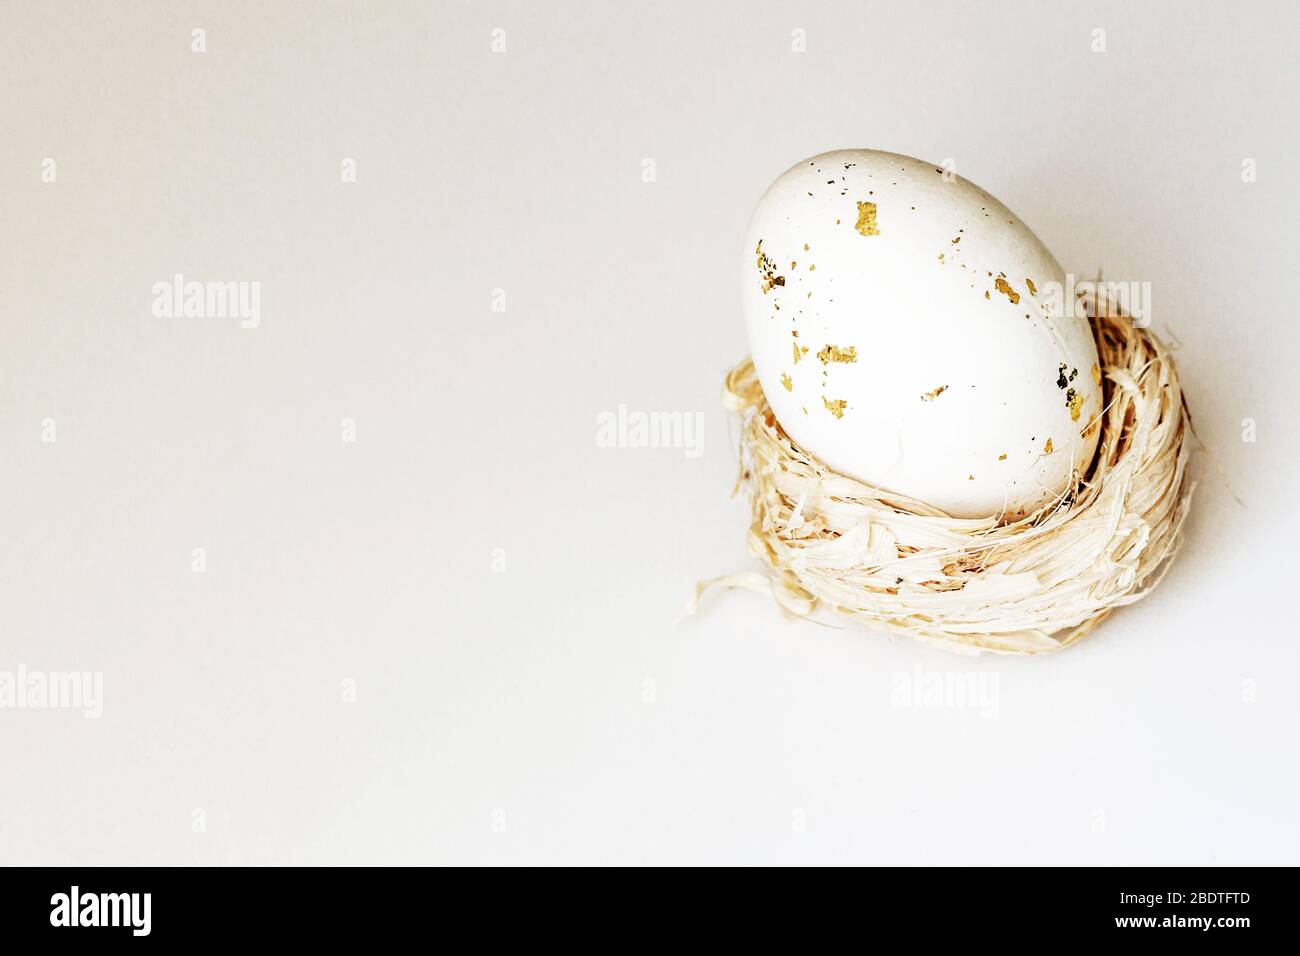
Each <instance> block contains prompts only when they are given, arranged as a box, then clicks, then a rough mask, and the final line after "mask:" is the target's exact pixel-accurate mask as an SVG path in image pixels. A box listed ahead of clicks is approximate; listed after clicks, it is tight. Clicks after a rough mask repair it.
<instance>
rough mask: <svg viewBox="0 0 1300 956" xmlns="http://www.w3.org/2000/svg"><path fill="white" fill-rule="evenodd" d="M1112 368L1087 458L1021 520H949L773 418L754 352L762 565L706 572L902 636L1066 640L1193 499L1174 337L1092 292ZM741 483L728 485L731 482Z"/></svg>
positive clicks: (749, 385)
mask: <svg viewBox="0 0 1300 956" xmlns="http://www.w3.org/2000/svg"><path fill="white" fill-rule="evenodd" d="M1085 306H1086V307H1087V309H1088V314H1089V318H1090V319H1091V322H1092V328H1093V331H1094V333H1095V335H1096V339H1097V348H1098V352H1099V355H1100V359H1101V365H1102V369H1103V374H1104V389H1105V401H1104V410H1103V412H1102V418H1101V437H1100V441H1099V444H1098V449H1097V455H1096V458H1095V459H1094V461H1093V463H1092V466H1091V468H1090V469H1089V470H1088V472H1087V473H1086V474H1084V475H1081V476H1080V475H1076V478H1077V481H1076V483H1075V484H1074V486H1073V487H1071V488H1069V489H1067V490H1066V491H1065V493H1064V494H1062V496H1061V497H1060V498H1059V499H1057V500H1056V501H1054V502H1052V503H1050V504H1049V505H1047V506H1045V507H1044V508H1042V509H1040V510H1039V511H1038V512H1036V513H1034V514H1032V515H1030V516H1028V517H1026V518H1023V519H1021V520H1019V521H1015V522H1014V523H1006V524H1003V523H1001V522H1000V520H999V517H998V516H994V517H991V518H985V519H961V518H952V517H949V516H948V515H946V514H944V513H943V512H941V511H939V510H937V509H935V508H932V507H930V506H928V505H926V504H925V503H924V502H921V501H917V500H914V499H910V498H907V497H904V496H902V495H897V494H893V493H891V492H888V491H885V490H883V489H879V488H871V487H868V486H866V485H864V484H862V483H860V482H858V481H855V480H853V479H850V478H846V477H844V476H842V475H838V474H836V473H835V472H833V471H831V470H830V469H829V468H827V467H825V466H824V465H822V464H821V463H820V462H818V461H817V460H816V459H815V458H813V457H812V456H811V455H809V454H807V453H806V452H804V451H803V450H802V449H800V448H799V447H798V446H796V445H795V444H794V443H793V442H792V441H791V440H790V439H789V438H788V437H787V436H786V434H785V432H784V431H782V429H781V426H780V425H779V424H778V423H777V421H776V419H775V417H774V416H773V414H772V411H771V409H770V408H769V407H768V405H767V400H766V399H765V398H764V396H763V390H762V388H761V387H760V386H759V383H758V379H757V377H756V375H755V372H754V366H753V363H752V362H751V361H750V360H749V359H746V360H745V361H744V362H742V363H741V364H740V365H738V366H737V367H736V368H735V369H733V370H732V371H731V373H730V374H729V375H728V376H727V379H726V384H725V386H724V389H723V402H724V404H725V405H726V406H727V407H728V409H730V410H731V412H732V413H733V415H734V416H735V419H736V422H737V424H738V426H739V429H740V478H739V479H738V480H737V486H736V490H739V488H740V487H742V486H744V487H746V488H747V490H748V492H749V496H750V504H751V513H752V521H751V524H750V529H749V550H750V552H751V553H752V554H753V555H754V556H755V557H757V558H758V559H759V560H760V561H761V562H762V563H763V565H764V571H763V572H749V573H740V574H733V575H727V576H725V577H721V578H715V579H713V580H711V581H704V582H701V583H700V584H699V585H698V586H697V588H696V593H695V598H694V600H693V601H692V602H691V603H690V604H689V605H688V607H687V611H688V613H689V612H691V611H693V610H694V609H695V608H696V607H697V606H698V604H699V601H700V598H701V596H702V595H703V594H704V593H705V592H707V591H708V590H710V589H711V588H715V587H739V588H746V589H749V590H755V591H760V592H762V593H765V594H769V595H770V596H771V597H772V598H774V599H775V600H776V602H777V604H778V605H780V607H781V608H782V609H783V610H784V611H786V612H787V613H789V614H792V615H795V616H798V617H803V618H811V619H813V620H817V621H820V622H823V623H835V622H836V621H837V620H838V621H840V622H844V623H848V624H851V625H853V626H858V627H862V628H866V629H870V630H873V631H880V632H885V633H889V634H896V635H905V636H907V637H913V638H917V639H919V640H922V641H925V642H928V643H933V644H938V645H941V646H943V647H945V648H947V649H949V650H954V651H958V652H963V653H978V652H979V651H982V650H987V651H994V652H999V653H1008V654H1041V653H1045V652H1049V651H1057V650H1060V649H1061V648H1063V647H1068V646H1069V645H1071V644H1073V643H1074V642H1075V641H1077V640H1079V639H1080V638H1081V637H1083V636H1084V635H1085V634H1087V633H1088V632H1089V631H1091V630H1092V628H1093V627H1095V626H1096V625H1097V623H1098V622H1100V621H1101V620H1102V619H1103V618H1105V617H1106V616H1107V615H1108V614H1109V613H1110V612H1111V611H1113V610H1114V609H1115V608H1117V607H1121V606H1123V605H1125V604H1132V603H1133V602H1134V601H1137V600H1138V599H1139V598H1141V597H1143V596H1144V595H1146V594H1147V593H1149V592H1150V591H1151V589H1152V588H1154V587H1155V586H1156V584H1158V583H1159V581H1160V579H1161V577H1162V576H1163V574H1164V572H1165V570H1166V569H1167V568H1168V566H1169V562H1170V560H1171V559H1172V558H1173V556H1174V554H1175V552H1176V551H1177V550H1178V547H1179V544H1180V541H1181V538H1180V529H1181V527H1182V523H1183V520H1184V519H1185V518H1186V516H1187V513H1188V508H1189V505H1190V501H1191V493H1192V487H1193V486H1192V482H1191V481H1190V480H1189V479H1188V478H1187V473H1186V472H1187V469H1186V465H1187V457H1188V444H1187V440H1186V439H1187V437H1188V433H1189V432H1190V430H1191V421H1190V417H1189V414H1188V412H1187V409H1186V405H1185V403H1184V401H1183V396H1182V392H1181V390H1180V389H1179V386H1178V373H1177V370H1176V369H1175V367H1174V362H1173V360H1172V358H1171V356H1170V355H1169V352H1168V350H1167V349H1166V347H1165V346H1164V345H1163V344H1162V343H1161V342H1160V340H1159V339H1158V338H1157V337H1156V336H1155V335H1153V334H1152V333H1151V332H1149V331H1148V330H1146V329H1142V328H1138V327H1136V326H1135V325H1134V324H1133V322H1132V321H1131V320H1130V319H1128V318H1127V317H1125V316H1123V315H1119V314H1112V313H1117V311H1118V310H1116V309H1114V308H1110V307H1103V308H1102V309H1097V308H1096V307H1095V304H1094V303H1092V302H1087V303H1085ZM734 493H735V492H734V491H733V494H734Z"/></svg>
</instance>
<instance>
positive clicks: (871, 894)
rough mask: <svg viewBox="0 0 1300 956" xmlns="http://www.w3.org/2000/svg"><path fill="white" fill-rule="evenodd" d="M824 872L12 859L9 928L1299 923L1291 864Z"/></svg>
mask: <svg viewBox="0 0 1300 956" xmlns="http://www.w3.org/2000/svg"><path fill="white" fill-rule="evenodd" d="M815 879H816V880H817V884H818V885H817V886H815V887H811V888H809V887H806V886H800V887H799V888H797V889H795V888H793V887H792V886H790V885H789V884H792V883H794V882H795V881H793V880H789V879H788V878H782V877H780V876H774V875H773V874H764V875H763V876H762V878H761V881H760V882H759V883H757V884H756V885H754V886H752V887H750V886H746V883H747V882H748V878H746V877H745V876H744V875H743V874H739V873H733V874H730V875H727V876H724V877H722V878H718V877H714V878H713V879H712V880H711V881H710V883H711V884H712V885H711V887H709V888H705V887H699V886H695V887H692V886H691V885H690V882H692V880H691V877H690V876H682V875H681V874H678V873H673V874H672V875H669V874H668V873H666V872H658V873H651V874H648V875H642V876H640V877H636V878H634V879H633V881H632V882H630V884H629V886H627V887H617V886H616V884H611V883H610V881H609V879H608V878H605V879H603V880H602V883H604V884H605V885H606V887H607V888H606V889H604V891H603V892H596V891H593V890H591V889H587V888H585V887H582V885H581V883H582V876H581V875H580V874H579V875H576V876H575V878H574V880H575V884H576V885H575V887H574V888H573V889H571V890H568V891H567V892H566V891H565V890H563V889H561V884H559V883H557V881H556V878H555V877H550V878H548V879H547V880H546V883H545V884H543V885H542V886H540V887H539V886H538V884H536V883H535V882H534V881H533V879H531V878H528V877H527V876H525V877H523V878H522V879H520V882H519V883H518V884H513V879H512V875H507V874H496V875H494V876H493V877H492V880H491V882H490V883H487V884H479V883H478V882H477V876H476V875H475V874H467V875H453V874H450V873H448V872H446V871H443V870H434V869H419V868H400V869H399V868H393V869H388V868H362V869H356V868H340V869H275V868H265V869H206V868H205V869H200V868H192V869H186V868H179V869H170V868H168V869H164V868H139V869H136V868H84V869H61V868H50V869H44V868H39V869H38V868H33V869H19V868H14V869H6V870H0V882H3V891H2V895H0V926H3V934H4V938H5V941H6V943H14V942H20V941H26V942H35V943H50V942H58V941H59V937H64V940H63V941H64V942H69V941H71V942H77V943H91V944H94V945H99V944H101V943H111V942H115V941H116V942H121V943H129V944H132V945H136V944H139V945H147V944H148V941H149V940H159V941H164V942H177V941H182V940H183V941H186V942H189V941H194V942H202V943H216V944H220V943H226V942H229V943H238V942H245V941H274V940H277V939H281V938H283V939H286V940H289V939H292V940H293V941H294V942H295V943H302V942H304V941H311V940H313V939H319V940H320V941H321V942H323V943H327V944H329V945H331V946H338V945H344V944H347V943H348V942H356V943H362V942H365V943H369V944H372V945H373V944H374V943H376V942H384V941H386V940H388V939H390V938H391V939H392V941H393V942H399V941H403V940H406V939H409V938H410V935H411V933H412V932H421V931H424V932H428V931H433V930H436V931H437V932H439V933H440V934H441V933H446V932H449V931H460V932H464V931H470V932H476V933H480V934H484V935H485V941H494V940H496V939H498V938H499V937H500V936H501V935H503V934H504V932H505V931H506V930H508V929H511V928H514V929H519V930H522V931H523V932H526V933H528V934H529V935H530V936H531V937H533V938H534V939H535V940H536V941H537V942H557V941H561V940H564V941H568V940H584V941H586V940H591V941H593V942H594V941H597V940H600V941H603V942H605V943H606V944H608V943H609V942H611V941H612V940H611V938H610V931H611V929H612V922H611V921H613V920H617V921H619V922H624V923H625V924H626V932H629V933H631V934H632V936H633V937H644V938H643V939H641V940H640V942H641V943H646V942H651V941H653V940H655V939H656V938H658V939H660V940H662V939H663V938H664V934H665V933H674V934H680V933H684V932H689V933H690V934H691V935H692V936H694V937H696V939H697V941H702V942H707V941H710V940H709V937H710V936H714V937H716V938H717V939H718V940H719V942H723V941H726V942H727V943H728V944H729V945H734V943H735V942H736V941H737V939H738V938H744V936H745V935H747V934H746V931H747V930H752V931H754V932H753V935H754V936H755V937H756V938H757V939H759V940H761V941H763V942H765V943H772V942H777V941H778V940H783V939H784V938H785V937H786V936H787V935H788V936H789V937H790V939H791V940H792V941H793V940H794V939H797V938H801V939H802V940H803V941H804V942H805V943H806V942H807V939H808V937H809V934H812V933H816V934H818V935H819V936H820V935H822V934H824V933H825V932H826V931H833V932H836V933H843V932H853V933H861V934H865V935H864V938H865V939H871V938H889V937H879V936H878V935H877V934H880V933H888V934H898V933H902V934H909V933H910V934H915V937H914V938H915V939H916V940H917V941H918V945H920V943H921V942H924V944H925V945H930V944H932V943H936V942H940V941H943V940H953V941H959V942H961V941H964V942H966V943H970V944H975V943H978V942H979V941H980V940H981V939H983V940H984V941H985V942H988V941H989V940H990V939H996V940H997V941H998V942H1002V941H1007V940H1012V941H1014V940H1023V941H1025V942H1029V943H1033V942H1039V943H1041V942H1045V941H1047V940H1049V939H1055V940H1063V941H1066V940H1068V941H1071V942H1074V941H1091V940H1096V939H1107V940H1121V939H1123V938H1125V937H1129V938H1131V939H1133V940H1135V941H1143V942H1159V943H1168V944H1173V945H1175V946H1181V945H1184V944H1185V943H1187V942H1190V941H1193V940H1206V941H1211V940H1212V941H1213V942H1214V943H1216V944H1225V945H1233V944H1237V943H1247V942H1251V943H1259V942H1263V941H1265V940H1271V939H1279V940H1282V939H1287V938H1289V937H1290V936H1291V935H1292V925H1293V922H1292V921H1293V914H1292V913H1291V912H1288V907H1287V902H1288V898H1289V894H1290V886H1291V885H1292V884H1293V883H1294V882H1295V879H1294V872H1293V871H1292V870H1289V869H1235V868H1233V869H1229V868H1224V869H1209V868H1204V869H1202V868H1152V869H982V868H972V869H880V870H867V871H863V872H858V873H853V874H847V873H836V874H827V875H825V876H822V877H819V878H815ZM805 880H806V878H800V879H799V883H804V882H805ZM453 881H454V882H453ZM823 883H825V884H831V886H829V887H826V886H822V885H821V884H823ZM512 884H513V885H512ZM782 884H786V885H782ZM701 930H702V931H703V932H704V933H705V934H706V935H705V936H704V938H703V939H700V938H699V937H700V931H701ZM796 934H797V936H796ZM1046 934H1051V935H1046Z"/></svg>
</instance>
